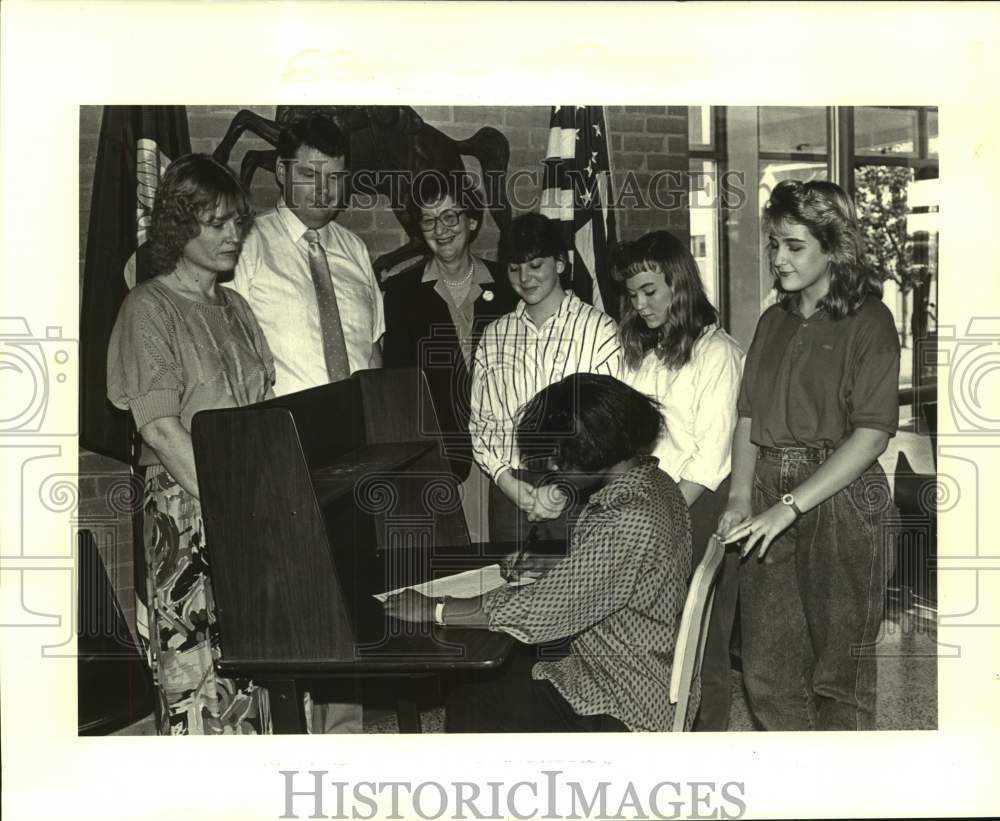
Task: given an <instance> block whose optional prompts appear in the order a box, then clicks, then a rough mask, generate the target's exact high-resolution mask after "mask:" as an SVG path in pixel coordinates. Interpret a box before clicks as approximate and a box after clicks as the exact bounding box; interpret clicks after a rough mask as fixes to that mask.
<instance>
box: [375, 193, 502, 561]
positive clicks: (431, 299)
mask: <svg viewBox="0 0 1000 821" xmlns="http://www.w3.org/2000/svg"><path fill="white" fill-rule="evenodd" d="M472 183H473V180H472V179H471V178H470V177H469V176H468V175H451V176H448V177H446V176H444V175H442V174H429V175H426V176H424V177H421V178H420V179H419V180H417V181H416V184H415V186H414V190H413V192H412V195H411V201H410V204H409V208H410V210H411V212H412V214H413V216H414V217H415V218H416V219H417V220H418V222H419V224H420V229H421V231H422V233H423V236H424V242H425V243H426V244H427V248H428V250H429V251H430V253H431V256H430V257H429V258H428V259H426V260H424V261H422V262H420V263H419V264H417V265H415V266H413V267H412V268H409V269H407V270H405V271H402V272H400V273H399V274H396V275H395V276H393V277H391V278H390V279H389V281H388V283H387V284H386V288H385V296H384V304H385V324H386V332H385V337H384V339H383V345H384V349H383V350H384V360H385V367H387V368H405V367H419V368H421V369H422V370H423V372H424V374H425V376H426V377H427V383H428V386H429V388H430V392H431V399H432V400H433V403H434V408H435V410H436V412H437V417H438V424H439V426H440V428H441V432H442V435H443V438H444V441H445V447H446V449H447V456H448V460H449V463H450V466H451V470H452V472H453V473H454V475H455V477H456V478H457V479H458V480H459V481H460V482H463V488H462V491H463V492H462V499H463V506H464V510H465V516H466V521H467V522H468V525H469V533H470V536H471V537H472V540H473V541H485V540H487V538H488V533H487V529H488V528H487V526H486V507H485V499H486V498H487V495H488V492H489V482H488V481H487V479H486V477H485V475H484V474H483V473H482V471H481V470H480V469H479V468H478V467H477V466H476V465H475V463H474V460H473V458H472V445H471V442H470V438H469V392H470V389H471V384H472V379H471V373H472V361H473V351H474V350H475V346H476V342H477V341H478V339H479V337H480V335H481V334H482V331H483V329H484V328H485V327H486V326H487V325H488V324H489V323H490V322H492V321H493V320H494V319H496V318H497V317H499V316H503V315H504V314H505V313H507V312H508V311H510V310H512V309H513V307H514V304H515V303H516V301H517V298H516V296H515V295H514V291H513V289H512V288H511V286H510V282H509V280H508V278H507V277H506V276H503V275H502V273H501V271H500V268H499V266H498V265H497V263H495V262H493V261H491V260H487V259H482V258H481V257H478V256H475V255H474V254H473V253H472V242H473V240H474V239H475V237H476V235H477V234H478V232H479V228H480V226H481V225H482V219H483V203H482V200H481V198H480V197H479V195H478V193H477V191H476V190H475V187H474V185H473V184H472Z"/></svg>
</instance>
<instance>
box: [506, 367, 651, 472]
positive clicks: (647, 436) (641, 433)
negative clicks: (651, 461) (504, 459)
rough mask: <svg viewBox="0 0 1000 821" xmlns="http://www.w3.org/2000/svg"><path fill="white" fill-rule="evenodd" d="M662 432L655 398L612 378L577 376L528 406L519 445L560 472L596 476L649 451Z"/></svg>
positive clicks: (544, 391)
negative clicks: (540, 455)
mask: <svg viewBox="0 0 1000 821" xmlns="http://www.w3.org/2000/svg"><path fill="white" fill-rule="evenodd" d="M662 429H663V416H662V415H661V413H660V407H659V405H658V403H657V402H656V401H655V400H653V399H650V398H649V397H648V396H646V395H645V394H643V393H640V392H639V391H637V390H635V389H634V388H630V387H629V386H628V385H626V384H625V383H623V382H619V381H618V380H617V379H615V378H614V377H613V376H604V375H603V374H594V373H575V374H572V375H571V376H567V377H566V378H565V379H563V380H561V381H559V382H556V383H554V384H552V385H549V386H548V387H547V388H543V389H542V390H541V391H539V392H538V393H537V394H535V396H534V398H533V399H532V400H531V401H530V402H529V403H528V404H527V405H525V406H524V408H523V410H522V411H521V414H520V417H519V419H518V425H517V444H518V447H519V448H520V449H521V450H522V453H523V452H525V451H530V452H533V453H537V452H539V451H544V452H546V453H548V454H550V455H552V456H554V458H555V460H556V464H557V465H558V466H559V469H560V470H579V471H583V472H597V471H602V470H607V469H608V468H610V467H612V466H613V465H616V464H618V463H619V462H622V461H624V460H626V459H631V458H632V457H634V456H639V455H643V454H649V453H651V452H652V451H653V449H654V448H655V447H656V443H657V441H658V440H659V438H660V433H661V431H662Z"/></svg>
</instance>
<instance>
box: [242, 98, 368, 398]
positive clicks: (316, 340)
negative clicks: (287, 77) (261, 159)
mask: <svg viewBox="0 0 1000 821" xmlns="http://www.w3.org/2000/svg"><path fill="white" fill-rule="evenodd" d="M278 156H279V159H278V165H277V168H276V169H275V173H276V176H277V179H278V185H279V186H280V188H281V191H282V197H281V199H280V201H279V202H278V205H277V207H276V208H275V209H274V210H273V211H270V212H268V213H266V214H263V215H261V216H259V217H257V218H256V219H255V220H254V226H253V228H252V229H251V230H250V233H249V235H248V236H247V237H246V240H245V241H244V243H243V250H242V252H241V253H240V258H239V262H238V263H237V265H236V271H235V273H234V276H233V281H232V283H230V284H229V287H231V288H234V289H235V290H236V291H238V292H239V293H240V294H241V295H242V296H244V297H245V298H246V300H247V301H248V302H249V303H250V307H251V308H253V312H254V315H255V316H256V317H257V321H258V322H259V323H260V325H261V327H262V328H263V329H264V335H265V336H266V337H267V341H268V344H269V345H270V347H271V352H272V353H273V354H274V364H275V370H276V376H275V385H274V392H275V394H276V395H278V396H282V395H284V394H287V393H294V392H295V391H301V390H306V389H307V388H314V387H316V386H317V385H323V384H326V383H327V382H330V381H334V374H331V372H330V368H329V367H328V360H327V358H326V357H325V356H324V345H325V344H328V341H327V340H325V339H324V334H327V332H328V329H327V327H325V326H324V324H323V322H324V317H323V316H322V311H321V300H322V294H319V293H318V291H317V285H316V283H315V282H314V279H313V272H312V270H311V265H310V263H311V260H310V245H311V243H310V238H312V239H313V241H314V242H318V246H319V247H320V248H321V249H322V252H323V253H324V254H325V257H326V263H327V267H328V268H329V273H330V280H331V281H332V284H333V292H334V295H335V301H336V310H337V312H338V313H339V320H340V326H341V329H342V333H343V342H344V344H345V345H346V352H347V365H348V366H349V371H350V373H354V372H355V371H359V370H363V369H365V368H378V367H381V365H382V349H381V337H382V334H383V333H384V332H385V320H384V317H383V313H382V292H381V290H380V288H379V285H378V281H377V280H376V278H375V272H374V271H373V270H372V264H371V260H370V258H369V256H368V249H367V248H366V247H365V244H364V242H362V240H361V238H360V237H358V236H357V235H356V234H354V233H353V232H351V231H349V230H347V229H346V228H342V227H341V226H339V225H337V224H336V222H335V220H336V218H337V217H338V216H339V215H340V213H341V212H342V211H343V210H344V207H345V205H346V201H347V185H346V182H347V159H348V142H347V139H346V138H345V136H344V135H343V134H342V133H341V131H340V129H339V128H338V127H337V126H336V125H335V124H334V123H333V122H332V121H330V120H327V119H324V118H322V117H310V118H307V119H304V120H300V121H298V122H296V123H293V124H292V125H290V126H289V127H288V128H286V129H285V130H284V131H283V132H282V134H281V136H280V138H279V140H278ZM310 232H314V233H310ZM348 375H349V374H339V375H337V376H336V378H346V376H348Z"/></svg>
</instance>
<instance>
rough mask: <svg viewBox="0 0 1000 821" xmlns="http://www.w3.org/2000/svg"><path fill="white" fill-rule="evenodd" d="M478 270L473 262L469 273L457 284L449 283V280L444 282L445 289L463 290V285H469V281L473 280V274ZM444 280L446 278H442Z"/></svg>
mask: <svg viewBox="0 0 1000 821" xmlns="http://www.w3.org/2000/svg"><path fill="white" fill-rule="evenodd" d="M475 270H476V263H475V261H473V263H472V265H470V266H469V273H467V274H466V275H465V276H464V277H462V278H461V279H460V280H458V281H457V282H449V281H448V280H447V279H445V280H444V284H445V287H447V288H461V287H462V286H463V285H467V284H468V282H469V280H470V279H472V274H473V272H474V271H475ZM442 279H444V277H442Z"/></svg>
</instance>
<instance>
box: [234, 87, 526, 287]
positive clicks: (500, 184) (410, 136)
mask: <svg viewBox="0 0 1000 821" xmlns="http://www.w3.org/2000/svg"><path fill="white" fill-rule="evenodd" d="M313 115H316V116H320V117H327V118H329V119H331V120H333V121H334V122H335V123H336V124H337V125H338V126H339V127H340V129H341V131H343V132H344V134H345V135H346V136H347V137H348V139H349V140H350V151H351V171H352V173H353V174H354V175H355V178H356V179H358V178H359V177H358V176H357V175H359V173H361V172H366V173H364V176H363V177H361V179H364V180H365V182H366V187H369V186H370V188H371V189H374V192H375V193H377V194H384V195H385V196H386V197H389V199H390V204H391V206H392V210H393V213H394V214H395V216H396V219H397V220H399V223H400V225H401V226H402V227H403V229H404V230H405V231H406V234H407V236H408V237H409V241H408V242H407V243H406V245H404V246H403V247H401V248H399V249H397V250H395V251H391V252H389V253H387V254H383V255H381V256H380V257H378V258H377V259H375V260H374V262H373V265H374V268H375V272H376V274H377V275H378V276H379V278H380V279H382V277H383V275H384V274H385V272H387V271H389V270H390V269H392V268H394V267H397V266H399V265H400V264H402V263H404V262H407V261H408V260H410V259H411V258H413V257H415V256H418V255H422V254H426V253H427V249H426V246H425V244H424V241H423V237H422V235H421V233H420V227H419V226H418V225H417V220H416V218H415V217H414V215H413V214H412V213H411V212H410V211H408V210H407V209H406V207H405V203H406V202H407V201H408V199H409V193H410V189H411V186H412V183H413V181H414V180H415V179H418V178H419V176H420V175H421V174H427V173H432V172H439V173H442V174H445V175H450V174H453V173H456V172H460V171H462V170H464V168H465V165H464V163H463V161H462V156H469V157H474V158H475V159H476V160H477V161H478V162H479V165H480V167H481V169H482V180H483V188H484V189H485V195H486V200H487V210H488V212H489V213H490V214H491V215H492V217H493V219H494V221H495V222H496V224H497V227H498V228H499V229H500V230H501V231H503V230H504V229H505V228H506V227H507V225H508V224H509V222H510V218H511V213H510V203H509V202H508V200H507V196H506V185H507V179H506V178H507V165H508V162H509V160H510V145H509V143H508V142H507V138H506V137H505V136H504V135H503V134H501V133H500V132H499V131H497V130H496V129H495V128H489V127H484V128H480V129H479V130H478V131H477V132H476V133H475V134H473V135H472V136H471V137H469V138H468V139H466V140H455V139H452V138H451V137H449V136H448V135H447V134H445V133H444V132H442V131H439V130H438V129H437V128H434V127H433V126H430V125H427V124H426V123H425V122H424V121H423V119H422V118H421V116H420V115H419V114H417V112H416V111H414V109H413V108H411V107H410V106H356V105H347V106H344V105H340V106H338V105H326V106H278V107H277V111H276V113H275V118H274V119H273V120H269V119H268V118H266V117H263V116H261V115H260V114H257V113H256V112H254V111H250V110H249V109H243V110H241V111H239V112H238V113H237V114H236V116H235V117H233V120H232V122H231V123H230V124H229V128H228V130H227V131H226V134H225V136H224V137H223V138H222V141H221V142H220V143H219V145H218V147H217V148H216V149H215V151H214V156H215V158H216V159H217V160H219V161H221V162H224V163H225V162H228V161H229V155H230V154H231V152H232V150H233V147H234V146H235V145H236V143H237V141H238V140H239V139H240V137H241V136H242V135H243V133H244V132H246V131H249V132H250V133H252V134H255V135H257V136H258V137H260V138H262V139H263V140H265V141H266V142H268V143H270V144H271V145H274V146H276V145H277V143H278V135H279V134H280V133H281V129H282V127H284V126H285V125H287V124H288V123H291V122H293V121H295V120H296V119H299V118H302V117H308V116H313ZM276 159H277V151H276V150H275V149H270V150H263V151H260V150H250V151H247V152H246V154H245V155H244V157H243V162H242V164H241V167H240V178H241V180H242V181H243V184H244V185H246V186H247V188H249V186H250V183H251V181H252V179H253V175H254V173H255V172H256V171H257V170H258V169H264V170H266V171H269V172H270V173H272V174H273V173H274V167H275V161H276Z"/></svg>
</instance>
